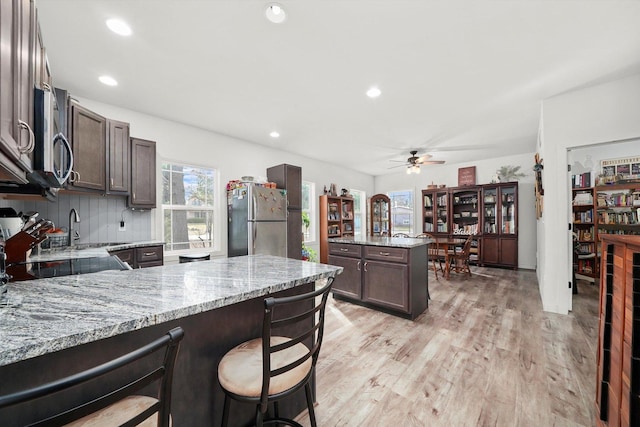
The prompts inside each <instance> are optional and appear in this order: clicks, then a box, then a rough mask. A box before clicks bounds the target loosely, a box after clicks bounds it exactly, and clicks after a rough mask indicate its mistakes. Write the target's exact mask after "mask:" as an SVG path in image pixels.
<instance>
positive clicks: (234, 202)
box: [227, 184, 287, 257]
mask: <svg viewBox="0 0 640 427" xmlns="http://www.w3.org/2000/svg"><path fill="white" fill-rule="evenodd" d="M230 191H231V194H230V195H229V198H228V211H229V212H228V215H229V218H228V219H229V224H228V228H227V230H228V239H227V242H228V244H227V248H228V251H227V253H228V256H230V257H234V256H241V255H255V254H263V255H276V256H281V257H286V256H287V194H286V191H285V190H280V189H276V188H265V187H261V186H258V185H256V184H248V185H246V186H244V187H240V188H235V189H233V190H230Z"/></svg>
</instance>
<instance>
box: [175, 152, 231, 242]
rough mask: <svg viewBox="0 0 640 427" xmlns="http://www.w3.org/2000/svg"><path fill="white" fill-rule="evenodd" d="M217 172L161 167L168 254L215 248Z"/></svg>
mask: <svg viewBox="0 0 640 427" xmlns="http://www.w3.org/2000/svg"><path fill="white" fill-rule="evenodd" d="M216 181H217V172H216V170H214V169H209V168H202V167H197V166H188V165H179V164H175V163H168V162H164V163H162V218H163V231H164V240H165V250H167V251H186V250H189V249H202V248H214V247H216V246H217V244H218V243H219V242H218V240H217V235H216V233H215V232H214V231H215V228H216V227H214V224H215V223H214V220H215V219H216V215H215V214H216V209H215V200H216V195H215V188H216Z"/></svg>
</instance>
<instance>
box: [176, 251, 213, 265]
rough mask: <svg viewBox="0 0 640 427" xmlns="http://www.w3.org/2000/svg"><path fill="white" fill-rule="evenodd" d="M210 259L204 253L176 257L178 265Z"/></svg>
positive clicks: (209, 256)
mask: <svg viewBox="0 0 640 427" xmlns="http://www.w3.org/2000/svg"><path fill="white" fill-rule="evenodd" d="M210 259H211V254H210V253H206V252H202V253H197V254H187V255H180V256H179V257H178V260H179V262H180V264H184V263H187V262H197V261H209V260H210Z"/></svg>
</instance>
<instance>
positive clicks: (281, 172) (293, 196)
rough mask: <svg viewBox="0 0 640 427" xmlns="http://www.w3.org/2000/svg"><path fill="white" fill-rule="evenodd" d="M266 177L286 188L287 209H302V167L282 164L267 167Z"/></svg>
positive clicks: (279, 186)
mask: <svg viewBox="0 0 640 427" xmlns="http://www.w3.org/2000/svg"><path fill="white" fill-rule="evenodd" d="M267 179H268V180H269V181H271V182H275V183H276V185H277V186H278V188H283V189H285V190H287V203H288V204H289V209H302V168H301V167H300V166H293V165H287V164H282V165H278V166H273V167H270V168H268V169H267Z"/></svg>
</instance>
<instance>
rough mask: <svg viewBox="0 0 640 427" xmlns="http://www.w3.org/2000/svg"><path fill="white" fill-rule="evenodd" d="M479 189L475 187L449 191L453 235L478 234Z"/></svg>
mask: <svg viewBox="0 0 640 427" xmlns="http://www.w3.org/2000/svg"><path fill="white" fill-rule="evenodd" d="M479 199H480V189H479V188H476V187H472V188H468V189H466V188H465V189H461V188H453V189H451V216H452V222H453V229H452V230H451V232H452V233H453V234H464V235H468V234H478V233H479V232H480V230H478V223H479V222H480V218H479V213H480V203H479Z"/></svg>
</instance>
